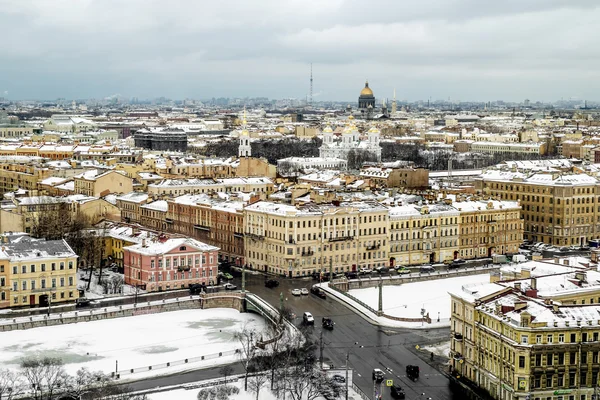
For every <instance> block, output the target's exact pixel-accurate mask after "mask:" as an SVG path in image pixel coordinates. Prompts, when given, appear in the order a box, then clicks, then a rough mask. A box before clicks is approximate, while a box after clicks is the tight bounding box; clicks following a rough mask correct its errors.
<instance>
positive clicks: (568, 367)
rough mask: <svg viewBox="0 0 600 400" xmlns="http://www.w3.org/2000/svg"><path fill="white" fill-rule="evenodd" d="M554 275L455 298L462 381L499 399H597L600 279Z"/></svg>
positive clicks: (471, 289) (454, 353)
mask: <svg viewBox="0 0 600 400" xmlns="http://www.w3.org/2000/svg"><path fill="white" fill-rule="evenodd" d="M529 270H530V271H531V273H533V272H534V271H536V269H535V268H529ZM557 271H558V272H557ZM565 271H566V272H565ZM548 272H549V274H548V275H541V276H540V275H531V276H530V277H529V278H527V279H520V280H516V281H500V282H497V283H490V284H487V285H476V286H464V287H463V288H462V289H461V290H458V291H454V292H451V293H450V294H451V321H450V323H451V328H450V329H451V337H452V340H451V366H452V369H453V371H454V374H455V375H456V376H459V377H461V379H466V380H469V381H470V382H471V383H472V384H474V385H477V386H479V387H481V388H483V389H485V390H486V391H487V392H488V393H489V394H490V395H491V397H492V398H494V399H502V400H509V399H510V400H514V399H522V400H525V399H531V400H542V399H543V400H546V399H552V400H558V399H563V400H571V399H573V400H575V399H577V400H580V399H585V400H590V399H592V398H593V397H592V395H593V394H594V393H595V389H596V388H597V386H598V374H599V371H600V360H599V355H600V319H599V318H598V315H599V314H600V305H599V304H600V285H599V284H598V279H600V273H598V272H597V271H596V270H581V269H576V268H564V267H561V266H557V267H556V268H555V269H554V270H552V271H550V270H549V271H548ZM558 299H560V300H558Z"/></svg>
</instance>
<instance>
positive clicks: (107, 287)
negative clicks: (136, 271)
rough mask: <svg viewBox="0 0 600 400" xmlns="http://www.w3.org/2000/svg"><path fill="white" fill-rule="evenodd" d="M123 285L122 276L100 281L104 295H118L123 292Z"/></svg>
mask: <svg viewBox="0 0 600 400" xmlns="http://www.w3.org/2000/svg"><path fill="white" fill-rule="evenodd" d="M123 283H125V281H124V279H123V276H122V275H113V276H111V277H110V278H109V279H107V280H104V281H102V287H103V288H104V293H106V294H118V293H121V292H122V290H123Z"/></svg>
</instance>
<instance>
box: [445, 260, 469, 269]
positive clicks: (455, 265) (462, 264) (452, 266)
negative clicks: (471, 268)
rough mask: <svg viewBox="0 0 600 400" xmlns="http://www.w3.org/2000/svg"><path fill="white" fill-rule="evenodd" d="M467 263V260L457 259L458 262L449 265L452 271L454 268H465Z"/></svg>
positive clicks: (454, 261)
mask: <svg viewBox="0 0 600 400" xmlns="http://www.w3.org/2000/svg"><path fill="white" fill-rule="evenodd" d="M466 263H467V262H466V261H465V260H463V259H462V258H457V259H456V260H452V262H451V263H450V265H448V268H450V269H452V268H459V267H464V265H465V264H466Z"/></svg>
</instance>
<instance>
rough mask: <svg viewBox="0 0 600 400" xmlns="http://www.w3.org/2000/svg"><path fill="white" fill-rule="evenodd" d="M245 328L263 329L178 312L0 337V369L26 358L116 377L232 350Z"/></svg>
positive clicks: (248, 318) (221, 314)
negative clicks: (57, 359) (42, 358)
mask: <svg viewBox="0 0 600 400" xmlns="http://www.w3.org/2000/svg"><path fill="white" fill-rule="evenodd" d="M243 326H247V327H248V328H249V329H255V330H256V331H262V330H263V329H264V328H265V326H266V323H265V321H264V320H263V318H262V317H260V316H259V315H256V314H250V313H239V312H238V311H236V310H233V309H228V308H225V309H222V308H215V309H208V310H182V311H172V312H166V313H160V314H149V315H140V316H136V317H125V318H116V319H106V320H101V321H94V322H83V323H77V324H66V325H57V326H50V327H42V328H33V329H27V330H18V331H10V332H3V333H0V343H1V344H0V365H2V366H3V367H4V368H9V369H13V370H16V369H18V367H19V362H20V360H21V359H22V358H23V357H27V356H35V355H41V356H54V357H60V358H61V359H62V360H63V362H64V363H65V369H66V370H67V372H69V373H71V374H72V373H74V372H75V371H76V370H78V369H79V368H81V367H87V368H89V369H91V370H100V371H103V372H105V373H110V372H113V371H115V367H116V362H117V361H118V369H119V371H122V370H128V369H131V368H139V367H145V366H149V365H156V364H162V363H167V362H174V361H179V360H184V359H187V358H192V357H199V356H207V355H212V354H215V353H219V352H225V351H230V350H234V349H236V348H237V347H239V344H238V343H237V342H236V341H234V340H233V334H234V333H235V332H236V331H239V330H241V329H242V327H243ZM236 359H237V356H236V355H231V356H223V357H219V358H216V359H210V360H204V361H200V362H197V363H193V364H186V365H185V366H183V368H181V367H179V369H180V370H181V369H192V368H200V367H203V366H209V365H216V364H223V363H229V362H234V361H235V360H236ZM176 368H177V367H170V368H164V369H157V370H154V371H149V372H143V373H136V374H134V375H129V376H123V378H125V379H128V378H138V377H140V376H141V375H142V374H143V376H144V377H146V376H148V375H149V374H151V375H159V374H165V373H172V372H175V370H176Z"/></svg>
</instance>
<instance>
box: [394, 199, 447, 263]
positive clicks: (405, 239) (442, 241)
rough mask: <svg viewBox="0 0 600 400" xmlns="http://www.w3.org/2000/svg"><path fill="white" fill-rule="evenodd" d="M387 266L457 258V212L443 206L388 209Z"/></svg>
mask: <svg viewBox="0 0 600 400" xmlns="http://www.w3.org/2000/svg"><path fill="white" fill-rule="evenodd" d="M389 220H390V266H395V265H416V264H426V263H443V262H450V261H452V260H454V259H456V258H458V249H459V245H458V240H459V239H458V232H459V228H458V226H459V212H458V211H457V210H456V209H455V208H454V207H452V206H449V205H447V204H430V205H422V206H418V205H404V206H395V207H390V209H389Z"/></svg>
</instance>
